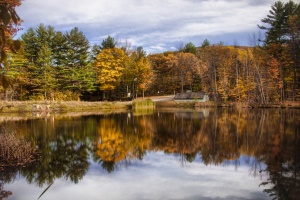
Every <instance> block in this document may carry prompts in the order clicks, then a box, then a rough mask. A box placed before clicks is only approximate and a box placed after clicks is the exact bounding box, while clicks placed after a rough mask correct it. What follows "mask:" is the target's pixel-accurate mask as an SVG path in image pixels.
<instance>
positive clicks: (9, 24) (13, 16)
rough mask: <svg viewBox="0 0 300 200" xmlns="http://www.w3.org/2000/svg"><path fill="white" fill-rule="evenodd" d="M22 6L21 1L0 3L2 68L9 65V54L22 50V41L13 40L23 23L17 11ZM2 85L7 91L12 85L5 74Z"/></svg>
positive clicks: (2, 75) (0, 56)
mask: <svg viewBox="0 0 300 200" xmlns="http://www.w3.org/2000/svg"><path fill="white" fill-rule="evenodd" d="M20 5H21V1H20V0H1V1H0V64H1V67H2V68H5V67H7V65H8V63H7V52H8V51H10V52H13V53H16V52H17V51H18V50H20V48H21V43H20V41H19V40H13V39H12V37H13V36H14V34H15V33H16V32H17V31H18V30H19V26H20V24H21V22H22V20H21V18H20V17H19V16H18V14H17V13H16V11H15V8H16V7H18V6H20ZM0 84H1V86H2V87H3V88H4V90H5V91H6V90H7V88H8V87H9V86H10V85H11V84H12V82H11V80H10V78H9V77H8V76H7V75H6V74H5V73H3V72H2V73H1V75H0ZM5 96H6V95H5Z"/></svg>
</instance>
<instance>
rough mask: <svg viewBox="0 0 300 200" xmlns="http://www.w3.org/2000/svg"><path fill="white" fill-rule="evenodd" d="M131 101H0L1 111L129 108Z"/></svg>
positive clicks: (67, 110) (71, 110)
mask: <svg viewBox="0 0 300 200" xmlns="http://www.w3.org/2000/svg"><path fill="white" fill-rule="evenodd" d="M130 106H131V102H79V101H64V102H53V101H52V102H45V101H0V113H18V112H80V111H95V110H103V109H128V108H129V107H130Z"/></svg>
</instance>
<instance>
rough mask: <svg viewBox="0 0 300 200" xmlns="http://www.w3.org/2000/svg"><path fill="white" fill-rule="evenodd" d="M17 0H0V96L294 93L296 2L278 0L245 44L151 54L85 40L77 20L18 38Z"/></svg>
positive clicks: (228, 98)
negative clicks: (66, 26) (69, 25)
mask: <svg viewBox="0 0 300 200" xmlns="http://www.w3.org/2000/svg"><path fill="white" fill-rule="evenodd" d="M17 6H21V1H20V0H1V1H0V10H1V15H0V23H1V27H0V38H1V40H0V41H1V43H0V53H1V54H0V55H1V81H0V85H1V87H0V93H1V99H5V100H89V101H91V100H93V101H94V100H129V99H132V98H135V97H137V96H147V95H166V94H174V93H177V92H182V91H186V90H191V91H195V92H196V91H204V92H207V93H208V94H209V95H210V97H211V99H212V100H214V101H215V102H222V103H227V102H257V103H263V104H265V103H276V102H282V101H296V100H299V99H300V74H299V68H300V63H299V62H300V60H299V58H300V4H297V3H295V2H293V1H289V2H287V3H284V2H281V1H278V2H276V3H274V5H273V6H272V7H271V8H270V11H269V15H267V16H266V17H265V18H264V19H262V20H261V24H258V29H262V30H263V31H264V32H265V37H264V38H255V36H253V38H252V43H253V44H252V46H251V47H241V46H225V45H224V44H223V43H222V42H220V43H218V44H210V42H209V41H208V40H205V41H203V42H202V44H201V46H199V47H197V46H195V45H194V44H193V43H188V44H186V45H185V46H184V47H183V48H181V49H179V50H178V51H172V52H171V51H170V52H164V53H159V54H150V55H148V54H147V52H145V51H144V50H143V47H137V48H132V47H131V45H130V44H129V43H128V42H123V43H122V42H117V41H116V40H115V39H114V38H113V37H110V36H108V37H107V38H106V39H104V40H103V41H102V42H101V43H99V44H94V45H93V46H91V45H90V43H89V41H88V39H87V38H86V37H85V35H84V34H83V32H82V31H80V30H79V28H78V27H74V28H73V29H72V30H69V31H67V32H65V33H63V32H60V31H57V30H55V28H54V27H53V26H51V25H44V24H40V25H38V26H37V27H32V28H29V29H28V30H26V32H25V33H24V34H23V35H22V36H21V38H19V39H18V40H13V39H12V36H13V35H14V34H15V33H16V32H17V31H18V28H19V26H20V23H21V21H22V20H21V19H20V18H19V16H18V15H17V13H16V12H15V7H17Z"/></svg>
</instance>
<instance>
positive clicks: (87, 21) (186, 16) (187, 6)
mask: <svg viewBox="0 0 300 200" xmlns="http://www.w3.org/2000/svg"><path fill="white" fill-rule="evenodd" d="M286 1H287V0H284V2H286ZM294 1H295V2H296V3H297V2H298V1H299V0H294ZM275 2H276V1H275V0H24V1H22V5H21V6H20V7H18V8H17V13H18V14H19V16H20V17H21V18H22V19H23V20H24V22H23V23H22V27H23V32H24V31H26V30H27V29H28V28H30V27H37V26H38V25H39V24H40V23H43V24H44V25H51V26H54V27H55V29H56V30H57V31H63V32H66V31H70V30H71V29H72V28H74V27H78V28H79V30H80V31H82V32H83V33H84V35H85V36H86V37H87V38H88V40H89V41H90V44H91V45H93V44H95V43H96V44H101V42H102V40H103V39H105V38H106V37H107V36H109V35H110V36H112V37H114V38H115V39H117V40H119V41H122V40H123V41H124V40H127V41H129V42H130V43H131V45H132V46H142V47H143V48H144V49H145V50H146V51H147V52H148V53H154V52H163V51H167V50H176V49H178V47H180V46H181V45H182V44H186V43H188V42H192V43H194V44H195V45H196V46H200V45H201V43H202V42H203V40H204V39H208V40H209V41H210V43H211V44H215V43H218V42H220V41H222V42H224V44H225V45H232V44H236V45H246V46H249V45H250V44H251V42H250V41H251V40H250V39H249V37H250V36H251V35H253V34H257V35H258V33H259V29H258V27H257V24H261V23H260V20H261V19H262V18H264V17H266V16H267V14H268V13H269V10H270V8H271V6H272V5H273V4H274V3H275ZM21 33H22V32H21ZM21 33H19V34H18V35H20V34H21Z"/></svg>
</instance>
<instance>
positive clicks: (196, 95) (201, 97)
mask: <svg viewBox="0 0 300 200" xmlns="http://www.w3.org/2000/svg"><path fill="white" fill-rule="evenodd" d="M174 100H175V101H197V102H206V101H209V96H208V94H207V93H205V92H181V93H177V94H175V97H174Z"/></svg>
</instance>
